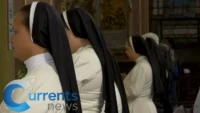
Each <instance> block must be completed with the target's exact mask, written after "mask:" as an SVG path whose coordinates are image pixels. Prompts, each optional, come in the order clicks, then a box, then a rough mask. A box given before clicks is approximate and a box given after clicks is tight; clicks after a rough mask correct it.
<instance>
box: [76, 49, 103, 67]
mask: <svg viewBox="0 0 200 113" xmlns="http://www.w3.org/2000/svg"><path fill="white" fill-rule="evenodd" d="M73 61H74V64H75V66H76V65H83V64H91V65H92V64H97V63H100V61H99V58H98V56H97V54H96V53H95V51H94V49H93V48H92V47H90V48H84V49H82V50H81V51H79V52H78V53H76V54H74V55H73Z"/></svg>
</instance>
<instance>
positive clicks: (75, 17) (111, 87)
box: [62, 8, 129, 113]
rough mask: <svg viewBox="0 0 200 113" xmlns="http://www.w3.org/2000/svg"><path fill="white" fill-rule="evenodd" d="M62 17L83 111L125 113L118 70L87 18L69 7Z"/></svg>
mask: <svg viewBox="0 0 200 113" xmlns="http://www.w3.org/2000/svg"><path fill="white" fill-rule="evenodd" d="M62 18H63V22H64V24H65V27H66V33H67V36H68V40H69V43H70V47H71V51H72V53H73V60H74V65H75V72H76V77H77V83H78V87H79V92H80V99H81V105H82V110H83V112H84V113H100V112H105V113H129V110H128V104H127V100H126V95H125V90H124V86H123V82H122V80H121V76H120V70H119V67H118V65H117V63H116V61H115V60H114V58H113V56H112V54H111V52H110V50H109V49H108V48H107V46H106V43H105V41H104V39H103V36H102V34H101V32H100V30H99V28H97V26H96V24H95V22H94V21H93V19H92V17H91V15H90V14H89V13H88V12H86V11H84V10H83V9H80V8H72V9H70V10H67V11H65V12H63V13H62ZM104 102H105V104H104ZM103 106H104V107H103Z"/></svg>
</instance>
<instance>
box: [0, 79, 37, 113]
mask: <svg viewBox="0 0 200 113" xmlns="http://www.w3.org/2000/svg"><path fill="white" fill-rule="evenodd" d="M22 80H25V81H27V82H29V83H30V84H32V83H34V82H35V79H34V78H31V79H26V78H25V79H22ZM32 90H33V87H28V88H27V89H25V90H24V89H19V88H17V89H15V90H14V91H13V93H12V100H13V101H14V102H15V103H23V102H27V101H28V93H29V92H33V91H32ZM0 113H16V112H14V111H12V110H10V109H9V108H8V107H7V106H6V105H5V103H4V101H3V102H2V103H1V106H0ZM23 113H24V112H23ZM29 113H34V112H29Z"/></svg>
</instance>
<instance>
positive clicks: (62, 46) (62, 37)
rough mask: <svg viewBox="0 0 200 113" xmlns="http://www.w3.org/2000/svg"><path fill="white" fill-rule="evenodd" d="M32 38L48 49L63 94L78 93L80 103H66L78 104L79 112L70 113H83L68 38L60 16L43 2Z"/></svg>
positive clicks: (71, 112)
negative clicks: (67, 92)
mask: <svg viewBox="0 0 200 113" xmlns="http://www.w3.org/2000/svg"><path fill="white" fill-rule="evenodd" d="M32 37H33V41H34V43H36V44H37V45H39V46H41V47H44V48H46V49H47V50H48V51H49V52H50V54H51V55H52V57H53V59H54V62H55V65H56V68H57V72H58V75H59V78H60V81H61V86H62V90H63V92H66V91H70V92H71V93H72V92H77V93H78V95H77V96H78V101H68V102H67V101H66V103H68V104H77V106H78V110H76V111H75V110H72V109H71V110H70V111H69V112H68V113H82V111H81V110H82V109H81V105H80V104H81V103H80V98H79V97H80V96H79V92H78V86H77V82H76V76H75V71H74V65H73V61H72V55H71V51H70V46H69V43H68V40H67V39H68V38H67V36H66V33H65V29H64V26H63V23H62V20H61V18H60V15H59V14H58V13H57V11H56V9H54V8H53V7H52V6H50V5H48V4H46V3H42V2H39V3H38V4H37V7H36V10H35V15H34V23H33V30H32ZM47 80H48V79H47ZM66 110H67V109H66Z"/></svg>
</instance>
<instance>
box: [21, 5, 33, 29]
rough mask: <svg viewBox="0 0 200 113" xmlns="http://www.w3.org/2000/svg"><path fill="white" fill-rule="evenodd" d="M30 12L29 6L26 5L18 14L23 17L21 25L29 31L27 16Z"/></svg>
mask: <svg viewBox="0 0 200 113" xmlns="http://www.w3.org/2000/svg"><path fill="white" fill-rule="evenodd" d="M30 10H31V4H29V5H26V6H24V7H22V8H21V9H20V12H21V13H22V14H23V16H24V20H23V21H22V24H23V25H24V26H25V27H26V28H27V29H28V30H29V15H30Z"/></svg>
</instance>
